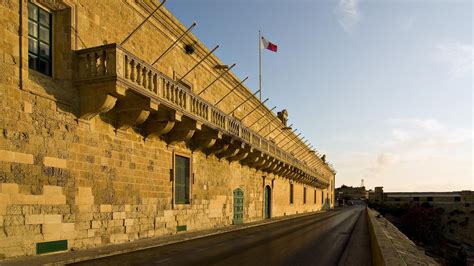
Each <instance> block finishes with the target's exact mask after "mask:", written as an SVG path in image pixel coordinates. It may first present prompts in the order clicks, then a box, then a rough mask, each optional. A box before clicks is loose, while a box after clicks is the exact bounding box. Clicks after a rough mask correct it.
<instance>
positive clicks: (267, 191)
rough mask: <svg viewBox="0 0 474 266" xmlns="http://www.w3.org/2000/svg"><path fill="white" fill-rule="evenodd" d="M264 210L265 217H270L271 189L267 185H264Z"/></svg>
mask: <svg viewBox="0 0 474 266" xmlns="http://www.w3.org/2000/svg"><path fill="white" fill-rule="evenodd" d="M264 211H265V219H270V218H271V217H272V190H271V188H270V187H269V186H266V187H265V194H264Z"/></svg>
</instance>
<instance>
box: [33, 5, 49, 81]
mask: <svg viewBox="0 0 474 266" xmlns="http://www.w3.org/2000/svg"><path fill="white" fill-rule="evenodd" d="M51 20H52V17H51V13H48V12H47V11H46V10H44V9H42V8H40V7H39V6H37V5H35V4H33V3H31V2H28V67H29V68H31V69H33V70H36V71H38V72H40V73H43V74H45V75H48V76H51Z"/></svg>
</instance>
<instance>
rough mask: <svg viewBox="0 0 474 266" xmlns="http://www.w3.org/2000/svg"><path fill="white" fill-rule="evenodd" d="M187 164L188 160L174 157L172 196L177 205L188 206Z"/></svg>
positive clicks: (188, 171) (188, 170)
mask: <svg viewBox="0 0 474 266" xmlns="http://www.w3.org/2000/svg"><path fill="white" fill-rule="evenodd" d="M189 163H190V161H189V158H186V157H182V156H178V155H176V157H175V170H174V172H175V181H174V195H175V203H177V204H189V179H190V178H189V176H190V166H189Z"/></svg>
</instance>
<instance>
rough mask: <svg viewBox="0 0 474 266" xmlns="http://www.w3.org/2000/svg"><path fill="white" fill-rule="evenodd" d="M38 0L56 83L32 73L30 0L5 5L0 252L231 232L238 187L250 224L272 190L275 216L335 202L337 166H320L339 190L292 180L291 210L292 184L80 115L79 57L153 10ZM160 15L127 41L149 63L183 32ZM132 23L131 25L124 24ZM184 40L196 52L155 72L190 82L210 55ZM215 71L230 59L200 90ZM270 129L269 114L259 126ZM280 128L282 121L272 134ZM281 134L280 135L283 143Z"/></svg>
mask: <svg viewBox="0 0 474 266" xmlns="http://www.w3.org/2000/svg"><path fill="white" fill-rule="evenodd" d="M34 2H36V3H37V4H39V5H42V6H43V7H45V8H47V9H49V10H51V12H52V13H53V20H54V21H55V24H54V26H53V28H54V34H53V36H54V38H53V76H52V77H48V76H44V75H42V74H40V73H37V72H35V71H32V70H30V69H28V59H27V52H28V46H27V44H28V38H27V29H28V28H27V24H28V20H27V11H26V6H27V1H26V0H21V1H13V0H6V1H0V25H2V27H0V36H2V38H1V39H0V111H1V113H2V116H0V134H1V135H0V256H2V257H14V256H22V255H34V254H36V244H37V243H43V242H48V241H56V240H67V241H68V249H80V248H88V247H93V246H98V245H104V244H108V243H118V242H125V241H133V240H136V239H140V238H147V237H153V236H160V235H165V234H173V233H176V232H177V231H178V230H182V227H180V226H183V225H186V230H200V229H209V228H216V227H222V226H228V225H231V224H232V215H233V198H232V197H233V194H232V192H233V190H234V189H236V188H241V189H242V190H243V191H244V222H251V221H255V220H260V219H263V189H264V187H265V186H266V185H268V186H270V187H272V215H274V216H281V215H290V214H296V213H302V212H310V211H317V210H320V209H321V208H322V205H323V204H322V202H321V196H322V193H324V195H325V197H327V198H328V202H330V203H331V204H333V201H334V200H333V199H334V178H335V176H334V172H333V171H332V170H331V169H330V168H329V167H328V166H327V165H326V164H320V165H319V166H318V170H319V171H320V172H321V178H324V179H326V180H327V181H328V182H329V183H330V184H331V185H330V186H328V187H327V188H325V189H320V188H315V187H311V186H309V185H306V184H303V183H302V182H299V181H298V180H297V179H296V180H293V181H292V182H293V184H294V203H293V204H290V203H289V194H290V192H289V187H290V180H289V179H287V178H284V177H282V176H278V175H275V174H268V173H265V172H262V171H259V170H256V169H254V168H249V167H247V166H242V165H241V164H239V163H238V162H229V161H226V160H219V159H218V158H217V157H216V156H214V155H210V156H207V155H206V154H204V153H201V152H193V151H192V150H190V149H189V147H188V146H187V145H186V144H185V143H184V142H180V143H176V144H168V143H166V142H164V141H163V140H162V139H148V138H145V137H144V136H143V134H142V133H143V132H142V130H141V129H140V128H139V127H130V128H126V129H123V130H122V129H117V127H116V124H117V118H118V114H117V112H116V111H115V110H112V111H111V112H109V113H107V114H103V115H99V116H96V117H94V118H92V119H90V120H83V119H79V118H78V114H79V109H80V106H79V100H78V97H79V96H78V91H77V89H76V87H75V86H74V85H73V82H72V80H73V76H74V75H75V73H73V72H74V71H73V69H74V62H75V61H74V56H73V54H74V51H75V50H79V49H83V48H86V47H94V46H98V45H102V44H104V43H113V42H117V43H120V42H121V41H122V40H123V39H124V38H125V36H127V34H128V33H130V32H131V31H132V30H133V28H134V27H135V26H136V25H138V24H139V23H140V22H141V20H143V18H144V17H145V16H146V15H147V12H149V11H150V9H152V8H153V6H148V5H147V3H145V2H142V1H115V0H114V1H112V0H108V1H92V0H84V1H73V0H65V1H52V0H50V1H48V0H41V1H40V0H38V1H34ZM19 11H21V12H19ZM19 14H21V15H19ZM158 14H159V15H158V16H157V17H156V19H153V20H151V21H150V22H149V23H147V24H146V25H145V26H144V27H143V28H141V29H140V30H139V31H138V32H137V34H136V35H134V36H133V38H131V39H130V41H129V42H128V43H127V44H126V45H125V48H126V49H127V50H130V51H132V52H133V53H134V54H135V55H137V56H139V57H140V58H142V59H143V60H145V61H147V62H152V61H153V59H155V58H156V57H157V55H159V54H161V52H162V51H163V50H164V49H165V48H166V47H167V46H168V45H170V44H171V43H172V41H174V38H176V36H178V35H179V32H180V31H183V29H184V27H183V25H181V24H180V23H179V21H178V20H177V19H175V18H174V17H173V16H172V14H170V13H169V12H168V11H166V9H163V12H158ZM125 17H126V18H127V22H126V23H125V22H124V23H118V22H120V21H123V18H125ZM19 29H20V32H22V35H21V36H20V35H19ZM185 41H186V42H187V43H189V42H191V41H196V42H197V44H196V45H197V46H196V53H195V54H194V55H187V54H186V53H184V52H183V49H182V46H183V43H180V44H179V45H178V47H177V48H175V49H173V50H172V51H171V52H170V53H169V54H168V55H166V56H165V57H164V58H163V60H161V61H160V62H159V63H158V64H157V65H155V66H156V67H157V68H158V69H159V70H160V71H162V72H163V73H165V74H166V75H168V76H170V77H176V76H180V75H183V74H184V73H185V72H186V71H187V70H188V69H190V68H191V67H192V66H193V65H194V64H195V63H196V62H197V61H198V60H199V58H200V57H202V55H203V54H205V53H206V52H207V51H208V50H207V48H205V47H204V46H203V45H202V44H201V43H200V42H199V41H198V40H197V39H196V38H195V37H194V36H192V35H190V36H189V37H187V38H186V39H185ZM215 64H221V62H220V61H219V60H218V59H217V58H216V57H214V56H212V57H211V58H210V59H209V60H207V61H205V63H204V64H203V65H201V66H200V67H198V68H196V70H195V71H194V72H192V74H191V75H190V76H189V77H187V78H186V81H187V82H189V83H190V84H191V85H192V87H193V88H192V89H193V91H199V90H200V88H203V87H205V86H206V85H207V84H209V82H210V81H212V80H213V79H214V78H215V76H216V75H217V74H218V72H217V73H216V70H215V69H214V65H215ZM236 81H238V79H237V78H236V77H235V76H234V75H233V74H230V75H228V76H226V77H225V78H224V79H223V80H222V81H220V82H218V83H216V85H215V87H213V89H212V90H211V91H208V92H207V93H205V94H203V95H201V96H202V97H203V98H205V99H206V100H208V101H210V102H211V103H212V102H215V101H216V100H217V99H219V98H221V97H222V96H223V95H225V94H226V93H227V92H228V91H229V88H231V87H233V86H234V85H235V83H236ZM248 95H250V91H249V90H248V89H247V88H245V87H244V88H240V89H239V90H237V93H235V94H232V95H231V96H229V98H228V99H226V101H224V102H222V104H221V105H219V108H222V110H224V111H227V112H228V111H230V110H232V109H233V108H235V107H236V106H237V104H238V103H239V102H241V101H242V99H243V98H247V97H248ZM257 104H258V100H257V99H256V98H255V99H254V98H252V100H251V101H249V102H248V103H246V104H244V105H243V106H242V107H241V108H239V109H238V110H236V112H235V114H234V115H235V116H236V117H242V116H243V114H245V113H246V112H248V111H249V110H252V109H253V108H254V107H255V106H256V105H257ZM266 112H268V109H267V108H266V107H259V108H258V111H257V112H254V113H253V115H251V116H249V117H248V118H247V119H246V120H245V121H243V122H244V123H245V124H247V125H250V124H253V123H254V122H255V121H258V120H259V119H261V117H260V116H261V115H263V114H264V113H266ZM267 122H268V121H266V120H264V119H261V121H259V122H258V123H256V124H255V126H254V127H253V129H254V130H255V129H257V130H258V129H260V128H262V127H263V125H264V124H266V123H267ZM280 126H281V124H279V122H278V121H277V120H275V121H274V122H272V123H271V124H270V125H269V126H268V129H265V130H263V131H262V132H261V134H265V132H269V131H270V130H273V129H274V128H275V127H280ZM280 132H281V130H280V129H278V130H275V132H273V133H272V134H270V135H269V136H270V138H275V140H276V141H279V140H280V139H281V137H280V138H278V134H279V133H280ZM286 143H287V140H283V141H282V142H281V144H280V145H282V146H284V145H286ZM298 145H302V143H300V144H298ZM175 154H184V155H186V156H189V157H190V158H191V161H192V174H193V175H192V183H191V203H190V204H185V205H180V204H174V203H173V191H172V189H173V179H172V175H171V172H172V171H173V168H174V166H173V157H174V155H175ZM318 159H319V158H313V160H316V161H317V160H318ZM303 187H307V198H306V203H304V201H303ZM315 190H316V201H315V200H314V191H315ZM180 228H181V229H180Z"/></svg>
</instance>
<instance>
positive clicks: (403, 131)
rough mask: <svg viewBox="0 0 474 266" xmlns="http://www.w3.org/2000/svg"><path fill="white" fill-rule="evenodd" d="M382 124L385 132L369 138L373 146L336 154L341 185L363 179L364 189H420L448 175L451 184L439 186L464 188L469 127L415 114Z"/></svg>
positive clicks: (469, 176)
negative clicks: (375, 186) (380, 186)
mask: <svg viewBox="0 0 474 266" xmlns="http://www.w3.org/2000/svg"><path fill="white" fill-rule="evenodd" d="M385 127H386V128H387V129H388V134H387V135H385V134H383V135H380V138H379V139H378V140H377V139H372V144H367V145H366V146H364V148H363V149H361V148H358V149H357V150H352V151H351V152H347V151H346V152H344V154H341V155H338V156H336V158H335V162H336V163H337V166H338V168H337V170H338V172H339V177H340V178H341V177H343V179H344V180H343V183H346V184H347V183H349V184H357V182H358V180H360V178H364V179H365V180H366V181H367V182H366V184H367V185H368V186H369V187H371V186H374V185H384V186H386V187H387V188H388V189H389V190H390V189H397V190H398V189H400V190H407V191H410V190H413V189H416V190H420V191H423V190H426V189H429V188H430V187H428V186H427V187H426V188H423V187H424V184H428V183H430V182H438V183H440V184H441V183H442V182H444V181H445V179H446V176H449V177H450V178H453V180H455V181H454V183H453V184H452V185H451V186H449V187H438V190H446V189H448V190H449V189H459V188H460V187H465V188H464V189H467V188H466V186H468V185H469V184H467V185H466V180H469V179H472V162H473V161H472V157H471V153H472V147H473V139H474V138H473V131H472V128H461V127H450V126H449V125H448V124H444V123H442V122H441V121H440V120H437V119H435V118H420V117H409V118H393V119H388V120H387V121H386V123H385ZM415 186H417V187H416V188H415ZM471 186H472V185H471Z"/></svg>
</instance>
